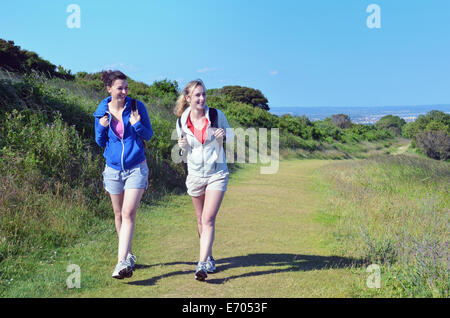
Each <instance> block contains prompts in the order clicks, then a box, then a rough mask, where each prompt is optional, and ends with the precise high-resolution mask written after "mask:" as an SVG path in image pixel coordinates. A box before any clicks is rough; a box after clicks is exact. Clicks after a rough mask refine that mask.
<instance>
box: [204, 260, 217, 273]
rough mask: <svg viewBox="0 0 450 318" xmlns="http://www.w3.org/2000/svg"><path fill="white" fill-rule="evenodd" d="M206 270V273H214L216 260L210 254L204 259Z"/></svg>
mask: <svg viewBox="0 0 450 318" xmlns="http://www.w3.org/2000/svg"><path fill="white" fill-rule="evenodd" d="M206 271H207V272H208V273H214V272H215V271H216V261H215V260H214V258H213V257H212V256H208V258H207V259H206Z"/></svg>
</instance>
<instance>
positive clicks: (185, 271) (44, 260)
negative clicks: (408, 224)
mask: <svg viewBox="0 0 450 318" xmlns="http://www.w3.org/2000/svg"><path fill="white" fill-rule="evenodd" d="M326 163H327V162H325V161H315V160H305V161H283V162H282V163H281V166H280V171H279V173H277V174H275V175H261V174H259V167H258V166H257V165H246V166H244V167H242V166H241V168H240V169H239V170H237V171H236V172H235V173H234V174H233V176H232V178H231V180H230V185H229V191H228V192H227V194H226V196H225V199H224V202H223V205H222V207H221V211H220V212H219V216H218V219H217V225H216V243H215V245H214V256H215V257H216V259H217V262H218V269H219V271H218V273H216V274H213V275H210V276H209V279H208V281H207V282H206V283H199V282H197V281H195V279H194V278H193V270H194V267H195V262H196V261H197V258H198V237H197V233H196V221H195V216H194V212H193V208H192V203H191V200H190V198H189V197H188V196H186V195H170V196H167V197H166V198H165V199H164V200H162V201H158V203H157V204H154V205H152V206H143V207H141V208H140V210H139V212H138V216H137V225H136V232H135V233H136V234H135V238H134V245H133V250H134V251H135V253H136V254H137V256H138V264H139V266H138V269H137V270H136V271H135V274H134V276H133V277H132V278H131V279H129V280H124V281H118V280H114V279H112V278H111V277H110V275H111V272H112V270H113V268H114V265H115V261H116V251H117V238H116V234H115V231H114V230H113V229H114V224H113V216H112V212H111V218H110V219H109V220H103V221H101V222H100V223H98V224H96V225H95V226H94V228H95V231H93V232H92V233H90V235H89V236H88V237H85V238H84V239H82V240H81V241H80V242H79V243H77V244H76V245H75V246H73V247H67V248H61V249H56V250H55V251H51V252H43V253H40V254H39V253H34V254H33V253H31V254H29V255H28V256H27V257H20V258H11V259H8V260H6V261H5V262H4V264H5V266H4V271H3V273H2V286H3V288H2V289H1V290H2V297H339V296H343V297H345V296H349V295H350V294H351V283H352V282H355V281H359V280H360V278H361V277H360V274H358V272H360V271H358V270H355V269H354V268H353V267H352V266H354V265H352V264H353V262H354V261H355V260H353V259H351V258H347V257H338V256H335V255H334V253H333V251H331V250H330V249H328V247H327V246H324V245H323V242H322V241H323V239H324V237H325V235H324V233H326V232H327V230H326V226H324V225H322V224H321V222H318V221H316V220H315V215H316V213H317V211H319V210H320V208H321V206H322V203H323V202H322V200H321V194H320V193H317V192H316V191H314V189H313V188H312V187H311V183H310V182H311V181H312V180H313V176H312V171H314V170H315V169H317V168H318V167H320V166H323V165H325V164H326ZM281 184H282V186H280V185H281ZM276 185H279V186H276ZM249 198H250V199H249ZM55 252H56V253H55ZM69 264H77V265H78V266H80V269H81V288H80V289H76V288H74V289H68V288H67V286H66V279H67V278H68V277H69V275H70V273H67V272H66V268H67V266H68V265H69ZM352 268H353V269H352ZM11 279H12V280H11Z"/></svg>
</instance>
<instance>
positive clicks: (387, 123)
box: [375, 115, 406, 136]
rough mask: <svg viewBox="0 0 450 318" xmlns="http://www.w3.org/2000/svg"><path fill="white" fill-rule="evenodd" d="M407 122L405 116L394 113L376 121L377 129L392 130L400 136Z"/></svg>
mask: <svg viewBox="0 0 450 318" xmlns="http://www.w3.org/2000/svg"><path fill="white" fill-rule="evenodd" d="M405 124H406V121H405V120H404V119H403V118H400V117H398V116H393V115H386V116H383V117H381V118H380V119H379V120H378V121H377V122H376V123H375V127H376V128H377V129H385V130H389V131H391V132H392V133H393V134H394V135H395V136H399V135H400V134H401V132H402V127H403V126H404V125H405Z"/></svg>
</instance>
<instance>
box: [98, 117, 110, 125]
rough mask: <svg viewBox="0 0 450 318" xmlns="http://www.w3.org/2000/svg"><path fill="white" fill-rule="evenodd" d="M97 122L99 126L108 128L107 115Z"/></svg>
mask: <svg viewBox="0 0 450 318" xmlns="http://www.w3.org/2000/svg"><path fill="white" fill-rule="evenodd" d="M99 122H100V125H102V126H103V127H108V126H109V117H108V115H105V116H103V117H102V118H100V120H99Z"/></svg>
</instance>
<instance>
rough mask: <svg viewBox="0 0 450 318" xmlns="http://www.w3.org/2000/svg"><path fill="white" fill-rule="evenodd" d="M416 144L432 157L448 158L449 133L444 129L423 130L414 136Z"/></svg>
mask: <svg viewBox="0 0 450 318" xmlns="http://www.w3.org/2000/svg"><path fill="white" fill-rule="evenodd" d="M415 139H416V143H417V146H418V147H419V148H420V149H421V150H423V151H424V152H425V153H426V155H427V156H428V157H430V158H433V159H438V160H447V159H449V158H450V135H449V134H447V133H446V132H444V131H423V132H421V133H419V134H418V135H417V136H416V137H415Z"/></svg>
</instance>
